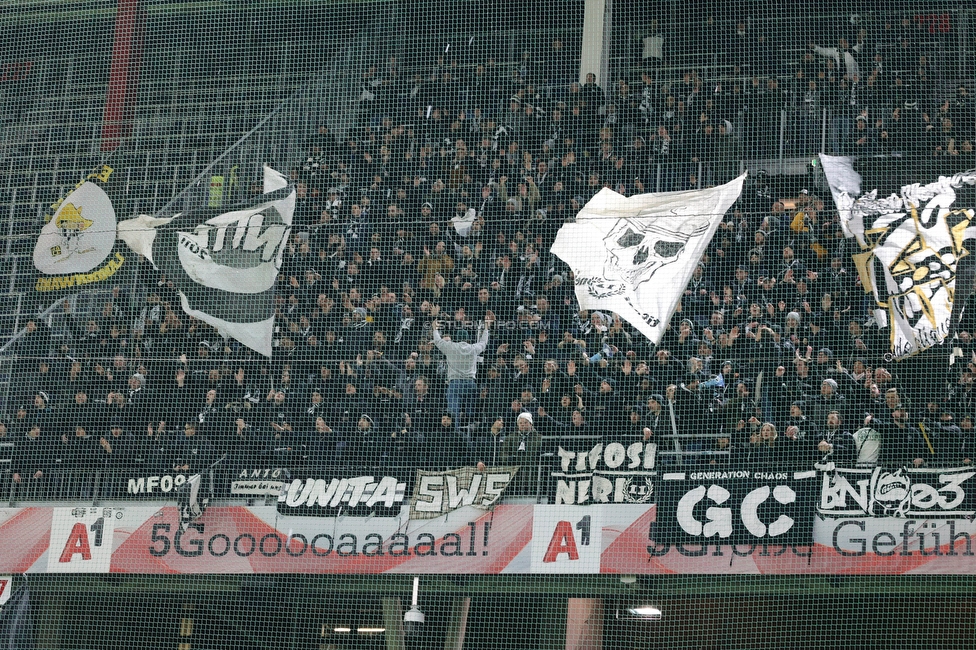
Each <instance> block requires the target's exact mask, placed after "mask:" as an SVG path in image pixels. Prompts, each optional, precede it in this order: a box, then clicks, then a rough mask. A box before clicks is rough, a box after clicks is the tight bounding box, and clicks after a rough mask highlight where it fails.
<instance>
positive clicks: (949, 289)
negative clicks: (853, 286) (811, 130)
mask: <svg viewBox="0 0 976 650" xmlns="http://www.w3.org/2000/svg"><path fill="white" fill-rule="evenodd" d="M821 160H822V161H823V170H824V174H825V175H826V177H827V182H828V184H829V185H830V188H831V193H832V194H833V195H834V201H835V202H836V203H837V211H838V214H839V215H840V219H841V224H842V225H843V227H844V233H845V234H846V235H847V236H848V237H852V238H854V239H855V240H856V241H857V243H858V246H859V247H860V249H861V252H860V253H858V254H856V255H854V265H855V266H856V267H857V272H858V275H859V276H860V278H861V284H862V286H863V287H864V290H865V292H868V293H871V294H873V296H874V301H875V304H876V308H875V310H874V313H875V317H876V319H877V320H878V322H879V324H881V325H882V326H885V325H888V326H890V328H891V352H892V356H893V357H894V358H895V359H903V358H906V357H910V356H912V355H914V354H917V353H918V352H922V351H923V350H926V349H928V348H930V347H932V346H934V345H938V344H941V343H942V342H943V341H945V339H946V337H947V335H949V323H950V318H951V316H952V307H953V297H954V294H955V289H956V265H957V263H958V262H959V260H960V259H961V258H962V257H964V256H966V255H968V254H970V252H969V250H968V246H966V245H964V243H963V242H964V241H966V240H968V239H972V238H973V237H974V235H976V229H974V227H976V212H974V206H976V202H974V199H976V191H974V189H973V186H974V185H976V171H969V172H965V173H961V174H955V175H953V176H940V177H939V179H938V180H937V181H934V182H932V183H928V184H925V185H922V184H920V183H912V184H911V185H904V186H902V188H901V191H900V192H899V193H898V194H892V195H890V196H888V197H884V198H878V192H877V190H871V191H870V192H866V193H863V194H862V195H861V196H860V197H858V198H856V199H855V196H856V192H857V189H859V188H855V186H854V183H853V182H852V178H854V177H856V176H857V174H856V172H854V169H853V167H852V165H851V162H850V159H843V158H832V157H829V156H821ZM857 178H858V179H859V178H860V177H857ZM968 294H969V292H968V291H967V292H966V295H968Z"/></svg>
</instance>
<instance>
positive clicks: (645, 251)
mask: <svg viewBox="0 0 976 650" xmlns="http://www.w3.org/2000/svg"><path fill="white" fill-rule="evenodd" d="M744 181H745V174H743V175H742V176H740V177H739V178H737V179H735V180H733V181H731V182H729V183H726V184H725V185H720V186H718V187H713V188H709V189H705V190H688V191H684V192H660V193H657V194H639V195H637V196H630V197H627V196H623V195H621V194H617V193H616V192H614V191H613V190H609V189H607V188H603V189H602V190H600V192H599V193H598V194H597V195H596V196H594V197H593V198H592V199H590V201H589V202H588V203H587V204H586V205H585V206H584V207H583V209H582V210H580V212H579V214H577V215H576V221H575V222H574V223H567V224H565V225H563V226H562V227H561V228H560V229H559V233H558V234H557V235H556V241H555V243H554V244H553V246H552V252H553V253H555V254H556V255H557V256H558V257H559V258H560V259H562V260H563V261H564V262H566V263H567V264H568V265H569V267H570V268H571V269H572V270H573V274H574V276H575V287H576V298H577V300H578V301H579V304H580V307H582V308H583V309H588V310H593V309H600V310H606V311H612V312H615V313H617V314H618V315H619V316H620V317H621V318H622V319H624V320H625V321H627V322H628V323H630V324H631V325H633V326H634V327H635V328H636V329H637V330H638V331H639V332H641V333H642V334H643V335H644V336H646V337H647V338H649V339H650V340H651V341H652V342H653V343H654V344H657V343H658V342H659V341H660V340H661V336H662V335H663V334H664V329H665V328H666V327H667V325H668V321H669V320H670V319H671V315H672V314H673V313H674V310H675V308H676V307H677V306H678V301H679V300H680V299H681V294H682V292H683V291H684V288H685V285H687V284H688V282H689V280H691V275H692V273H693V272H694V270H695V266H696V265H697V264H698V261H699V260H700V259H701V256H702V254H703V253H704V252H705V249H706V248H707V247H708V244H709V242H711V241H712V236H713V235H714V234H715V231H716V230H717V229H718V226H719V224H720V223H722V217H723V216H724V215H725V213H726V211H727V210H728V209H729V208H730V207H731V206H732V204H733V203H735V202H736V200H737V199H738V198H739V194H741V193H742V184H743V182H744Z"/></svg>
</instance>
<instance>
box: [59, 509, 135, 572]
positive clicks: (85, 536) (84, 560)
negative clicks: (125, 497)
mask: <svg viewBox="0 0 976 650" xmlns="http://www.w3.org/2000/svg"><path fill="white" fill-rule="evenodd" d="M113 513H115V514H113ZM117 514H118V513H117V512H116V511H115V510H114V509H111V508H108V509H106V508H94V507H87V508H84V507H78V508H54V521H53V522H52V524H51V545H50V546H49V547H48V557H47V570H48V572H50V573H108V571H109V568H110V567H111V565H112V539H113V537H114V533H115V516H116V515H117Z"/></svg>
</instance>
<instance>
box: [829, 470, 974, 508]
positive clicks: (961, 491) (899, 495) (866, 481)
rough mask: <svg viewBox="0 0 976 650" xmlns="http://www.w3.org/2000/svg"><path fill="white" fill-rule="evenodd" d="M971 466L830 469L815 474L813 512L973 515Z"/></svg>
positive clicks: (972, 472) (972, 471) (972, 474)
mask: <svg viewBox="0 0 976 650" xmlns="http://www.w3.org/2000/svg"><path fill="white" fill-rule="evenodd" d="M973 476H976V469H974V468H972V467H960V468H957V469H927V468H919V469H914V468H913V469H899V470H896V471H894V472H892V471H889V470H886V469H882V468H880V467H875V468H873V469H839V468H838V469H835V470H834V471H830V472H824V473H823V475H822V476H821V480H820V502H819V503H818V504H817V512H818V513H820V514H821V515H824V516H830V517H950V518H959V519H961V518H964V517H965V518H970V519H972V518H973V516H974V515H976V481H971V480H970V479H972V478H973Z"/></svg>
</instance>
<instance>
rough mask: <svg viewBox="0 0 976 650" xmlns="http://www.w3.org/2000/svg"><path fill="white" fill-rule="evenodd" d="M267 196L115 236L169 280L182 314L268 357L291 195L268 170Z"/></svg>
mask: <svg viewBox="0 0 976 650" xmlns="http://www.w3.org/2000/svg"><path fill="white" fill-rule="evenodd" d="M264 191H265V193H264V194H262V195H260V196H257V197H254V199H252V200H251V201H249V202H247V203H244V204H241V205H238V206H235V207H231V208H226V207H225V208H207V209H201V210H198V211H191V212H186V213H182V214H177V215H175V216H173V217H166V218H154V217H149V216H146V215H140V216H139V217H137V218H135V219H129V220H127V221H122V222H120V223H119V227H118V228H119V237H120V238H121V239H122V240H124V241H125V242H126V243H127V244H128V245H129V247H130V248H132V249H133V250H135V251H136V252H138V253H141V254H142V255H144V256H145V257H146V258H147V259H149V261H150V262H152V263H153V265H154V266H155V267H156V268H157V269H159V270H160V271H162V272H163V273H164V274H165V275H166V277H167V279H170V280H172V281H173V284H174V285H175V286H176V288H177V290H179V292H180V300H181V303H182V306H183V310H184V311H185V312H186V313H187V314H189V315H191V316H193V317H194V318H198V319H200V320H202V321H204V322H205V323H209V324H210V325H213V326H214V327H215V328H216V329H217V331H218V332H220V334H221V335H223V336H225V337H233V338H235V339H237V340H238V341H240V342H241V343H242V344H244V345H246V346H247V347H249V348H251V349H253V350H255V351H257V352H259V353H261V354H263V355H265V356H271V347H272V344H271V341H272V334H273V331H274V314H275V309H274V286H275V281H276V280H277V278H278V271H279V270H280V268H281V258H282V255H283V253H284V248H285V245H286V244H287V243H288V236H289V233H290V231H291V223H292V216H293V215H294V212H295V200H296V195H295V189H294V187H289V186H288V181H287V180H286V179H285V177H284V176H282V175H281V174H280V173H278V172H277V171H275V170H273V169H271V168H270V167H265V168H264Z"/></svg>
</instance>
